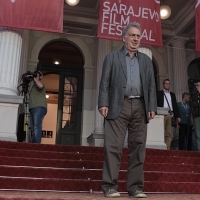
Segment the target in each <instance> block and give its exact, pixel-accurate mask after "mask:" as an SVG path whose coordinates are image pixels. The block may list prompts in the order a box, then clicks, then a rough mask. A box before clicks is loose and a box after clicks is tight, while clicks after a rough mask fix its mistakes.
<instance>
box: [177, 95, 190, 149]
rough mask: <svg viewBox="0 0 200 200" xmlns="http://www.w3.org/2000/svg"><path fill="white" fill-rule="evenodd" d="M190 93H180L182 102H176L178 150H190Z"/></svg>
mask: <svg viewBox="0 0 200 200" xmlns="http://www.w3.org/2000/svg"><path fill="white" fill-rule="evenodd" d="M189 102H190V94H188V93H186V92H185V93H183V94H182V102H178V108H179V113H180V116H181V122H180V123H179V124H178V129H179V150H192V120H191V108H190V106H189Z"/></svg>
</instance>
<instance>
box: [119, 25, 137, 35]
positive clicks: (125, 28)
mask: <svg viewBox="0 0 200 200" xmlns="http://www.w3.org/2000/svg"><path fill="white" fill-rule="evenodd" d="M131 27H135V28H137V29H139V30H140V32H141V27H140V24H139V23H137V22H131V23H129V24H128V25H127V26H125V27H124V29H123V30H122V36H125V35H126V33H127V31H128V30H129V28H131Z"/></svg>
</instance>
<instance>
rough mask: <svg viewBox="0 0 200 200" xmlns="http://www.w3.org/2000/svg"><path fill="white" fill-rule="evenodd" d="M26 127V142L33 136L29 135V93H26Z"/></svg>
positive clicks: (24, 101)
mask: <svg viewBox="0 0 200 200" xmlns="http://www.w3.org/2000/svg"><path fill="white" fill-rule="evenodd" d="M23 103H24V129H25V132H26V142H29V141H30V140H31V137H30V135H29V131H28V130H29V117H30V114H29V110H28V93H26V94H24V100H23Z"/></svg>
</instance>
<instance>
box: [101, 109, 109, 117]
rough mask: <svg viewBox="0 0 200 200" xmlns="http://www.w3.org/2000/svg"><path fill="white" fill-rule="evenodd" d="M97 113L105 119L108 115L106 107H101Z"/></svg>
mask: <svg viewBox="0 0 200 200" xmlns="http://www.w3.org/2000/svg"><path fill="white" fill-rule="evenodd" d="M99 112H100V114H101V115H102V116H103V117H107V115H108V107H106V106H103V107H100V108H99Z"/></svg>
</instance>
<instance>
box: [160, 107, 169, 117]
mask: <svg viewBox="0 0 200 200" xmlns="http://www.w3.org/2000/svg"><path fill="white" fill-rule="evenodd" d="M168 111H169V108H163V107H157V115H168V114H169V112H168Z"/></svg>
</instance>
